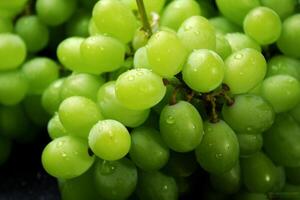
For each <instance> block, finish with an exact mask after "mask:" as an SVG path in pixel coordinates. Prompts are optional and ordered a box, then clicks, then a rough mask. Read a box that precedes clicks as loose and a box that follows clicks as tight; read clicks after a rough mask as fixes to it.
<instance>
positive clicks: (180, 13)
mask: <svg viewBox="0 0 300 200" xmlns="http://www.w3.org/2000/svg"><path fill="white" fill-rule="evenodd" d="M200 14H201V9H200V6H199V4H198V3H197V2H196V1H194V0H174V1H172V2H171V3H169V4H168V5H167V7H166V8H165V10H164V11H163V14H162V16H161V25H162V26H167V27H169V28H171V29H174V30H176V31H177V29H178V28H179V27H180V25H181V24H182V23H183V22H184V21H185V20H186V19H188V18H190V17H192V16H194V15H200Z"/></svg>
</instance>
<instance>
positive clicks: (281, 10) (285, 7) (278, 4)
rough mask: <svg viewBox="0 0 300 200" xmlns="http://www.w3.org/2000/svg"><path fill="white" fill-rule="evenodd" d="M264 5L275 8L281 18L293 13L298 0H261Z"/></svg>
mask: <svg viewBox="0 0 300 200" xmlns="http://www.w3.org/2000/svg"><path fill="white" fill-rule="evenodd" d="M260 2H261V4H262V5H263V6H266V7H269V8H271V9H273V10H274V11H275V12H276V13H277V14H278V15H279V16H280V18H281V19H284V18H286V17H288V16H289V15H292V14H293V13H294V11H295V8H296V5H297V0H285V1H282V0H260Z"/></svg>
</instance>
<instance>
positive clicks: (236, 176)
mask: <svg viewBox="0 0 300 200" xmlns="http://www.w3.org/2000/svg"><path fill="white" fill-rule="evenodd" d="M209 178H210V183H211V185H212V187H213V188H214V190H216V191H217V192H220V193H223V194H235V193H237V192H238V191H239V189H240V187H241V169H240V164H239V163H238V162H237V164H236V165H235V166H234V167H233V168H232V169H230V170H229V171H227V172H224V173H222V174H218V175H216V174H211V175H210V177H209Z"/></svg>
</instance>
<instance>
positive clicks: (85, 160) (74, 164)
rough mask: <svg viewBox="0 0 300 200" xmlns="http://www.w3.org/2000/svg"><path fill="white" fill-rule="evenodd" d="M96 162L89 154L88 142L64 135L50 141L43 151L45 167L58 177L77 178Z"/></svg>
mask: <svg viewBox="0 0 300 200" xmlns="http://www.w3.org/2000/svg"><path fill="white" fill-rule="evenodd" d="M93 162H94V157H93V156H89V154H88V145H87V142H86V141H84V140H83V139H81V138H77V137H74V136H64V137H60V138H57V139H55V140H53V141H52V142H50V143H49V144H48V145H47V146H46V147H45V149H44V150H43V153H42V164H43V167H44V169H45V170H46V171H47V172H48V173H49V174H50V175H52V176H54V177H57V178H65V179H70V178H75V177H77V176H80V175H81V174H83V173H84V172H86V171H87V170H88V169H89V168H90V167H91V165H92V164H93Z"/></svg>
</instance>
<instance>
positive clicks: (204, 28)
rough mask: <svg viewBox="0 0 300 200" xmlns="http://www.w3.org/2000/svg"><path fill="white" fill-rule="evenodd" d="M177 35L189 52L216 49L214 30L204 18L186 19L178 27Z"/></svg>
mask: <svg viewBox="0 0 300 200" xmlns="http://www.w3.org/2000/svg"><path fill="white" fill-rule="evenodd" d="M177 35H178V38H179V39H180V40H181V42H182V44H183V45H184V46H185V48H186V49H187V50H188V51H189V52H192V51H193V50H194V49H211V50H215V49H216V35H215V29H214V27H213V26H212V25H211V24H210V23H209V21H208V20H207V19H206V18H204V17H201V16H193V17H190V18H188V19H187V20H185V21H184V22H183V23H182V24H181V26H180V27H179V29H178V33H177Z"/></svg>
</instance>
